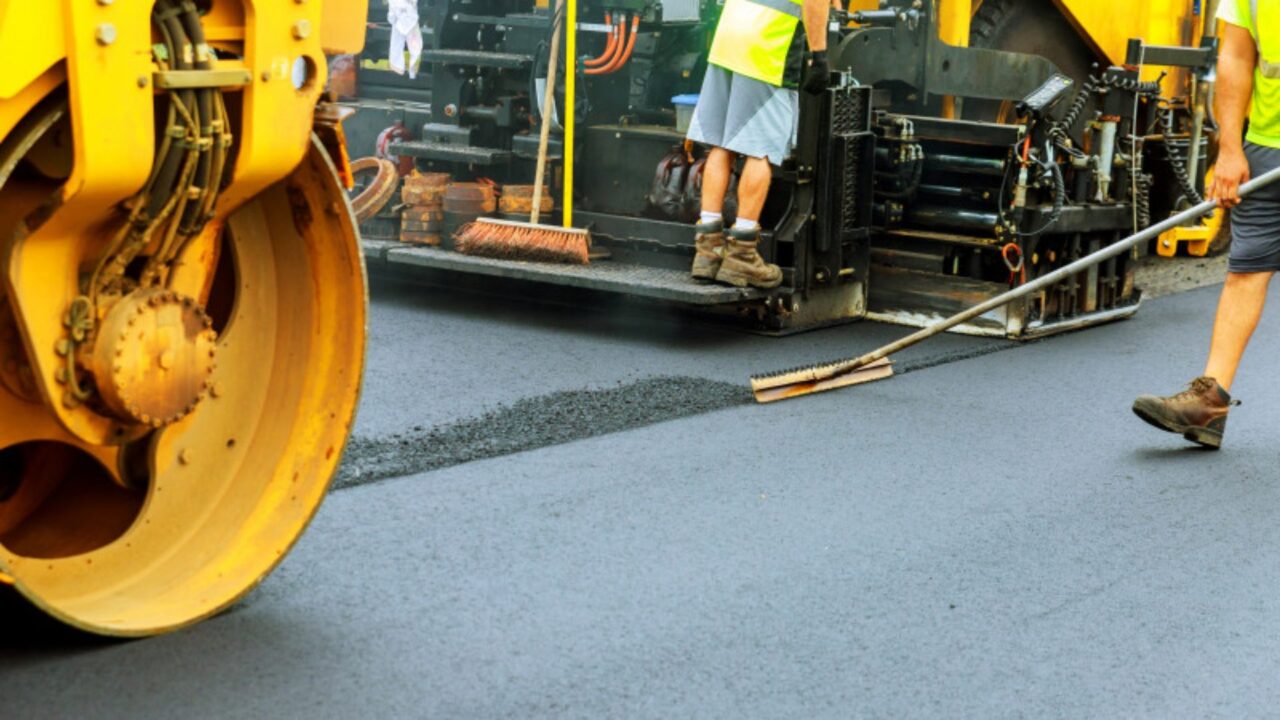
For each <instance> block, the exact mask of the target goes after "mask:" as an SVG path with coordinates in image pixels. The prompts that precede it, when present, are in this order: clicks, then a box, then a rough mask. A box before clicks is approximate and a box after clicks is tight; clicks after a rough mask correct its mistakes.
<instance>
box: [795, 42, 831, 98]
mask: <svg viewBox="0 0 1280 720" xmlns="http://www.w3.org/2000/svg"><path fill="white" fill-rule="evenodd" d="M830 84H831V67H830V66H828V65H827V51H826V50H815V51H813V52H811V53H809V64H807V65H805V67H804V79H803V80H801V82H800V87H801V88H803V89H804V91H805V92H807V93H811V94H813V95H818V94H820V93H821V92H822V91H823V90H826V89H827V87H828V86H829V85H830Z"/></svg>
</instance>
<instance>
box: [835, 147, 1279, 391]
mask: <svg viewBox="0 0 1280 720" xmlns="http://www.w3.org/2000/svg"><path fill="white" fill-rule="evenodd" d="M1277 180H1280V168H1277V169H1275V170H1272V171H1270V172H1268V173H1265V174H1263V175H1261V176H1259V177H1257V178H1255V179H1253V180H1250V181H1249V182H1247V183H1245V184H1244V185H1241V186H1240V197H1245V196H1246V195H1249V194H1251V193H1253V192H1255V191H1257V190H1260V189H1262V188H1264V187H1266V186H1268V185H1270V184H1272V183H1274V182H1275V181H1277ZM1216 207H1218V204H1217V202H1216V201H1213V200H1205V201H1204V202H1202V203H1200V204H1199V205H1196V206H1195V207H1192V208H1188V209H1186V210H1183V211H1182V212H1180V213H1178V214H1177V215H1173V216H1172V217H1170V218H1169V219H1168V220H1165V221H1164V222H1161V223H1157V224H1155V225H1152V226H1151V227H1149V228H1147V229H1145V230H1143V231H1142V232H1139V233H1137V234H1135V235H1130V236H1129V237H1127V238H1125V239H1123V240H1120V241H1118V242H1116V243H1115V244H1113V245H1110V246H1108V247H1105V248H1103V249H1101V250H1099V251H1098V252H1095V253H1091V254H1089V255H1086V256H1084V257H1082V258H1080V259H1079V260H1076V261H1075V262H1072V263H1070V264H1068V265H1064V266H1062V267H1060V268H1058V269H1057V270H1054V271H1053V272H1051V273H1049V274H1047V275H1041V276H1040V277H1038V278H1036V279H1035V280H1032V281H1031V282H1029V283H1027V284H1025V285H1022V286H1020V287H1017V288H1014V289H1013V290H1010V291H1009V292H1007V293H1003V294H1000V295H997V296H995V297H993V298H991V299H990V300H987V301H985V302H982V303H979V304H977V305H974V306H973V307H971V308H969V309H968V310H965V311H964V312H960V313H956V314H955V315H952V316H951V317H949V318H947V319H946V320H941V321H939V322H936V323H934V324H933V325H930V326H929V327H926V328H923V329H921V330H919V331H917V332H914V333H912V334H910V335H908V336H906V337H904V338H902V339H901V340H898V341H896V342H892V343H889V344H888V345H885V346H884V347H882V348H880V349H878V350H873V351H871V352H869V353H867V354H866V355H863V356H861V357H858V358H854V359H853V360H846V361H844V362H842V363H836V364H835V365H830V366H828V368H826V369H824V370H825V371H824V372H820V373H818V377H816V378H815V379H826V378H832V377H836V376H839V375H844V374H846V373H850V372H853V371H854V370H857V369H858V368H860V367H863V366H864V365H869V364H871V363H873V362H875V361H877V360H882V359H884V358H886V357H889V356H890V355H892V354H894V353H896V352H898V351H899V350H905V349H906V348H909V347H911V346H912V345H915V344H917V343H920V342H923V341H925V340H928V339H929V338H931V337H933V336H934V335H938V334H939V333H944V332H946V331H947V330H950V329H951V328H953V327H955V326H957V325H959V324H961V323H963V322H966V321H968V320H972V319H973V318H976V317H978V316H979V315H982V314H984V313H988V312H990V311H992V310H994V309H996V308H998V307H1000V306H1001V305H1004V304H1006V303H1009V302H1012V301H1014V300H1017V299H1018V298H1021V297H1026V296H1027V295H1030V294H1032V293H1034V292H1037V291H1038V290H1041V289H1043V288H1046V287H1048V286H1050V285H1053V284H1054V283H1057V282H1059V281H1061V280H1063V279H1064V278H1066V277H1068V276H1070V275H1074V274H1076V273H1078V272H1080V271H1081V270H1085V269H1087V268H1089V267H1092V266H1094V265H1097V264H1098V263H1100V262H1103V261H1104V260H1109V259H1111V258H1113V257H1116V256H1117V255H1120V254H1122V253H1125V252H1127V251H1128V250H1129V249H1130V248H1133V247H1134V246H1136V245H1137V244H1138V243H1142V242H1146V241H1148V240H1151V239H1152V238H1155V237H1159V236H1160V235H1161V234H1162V233H1164V232H1165V231H1167V230H1172V229H1174V228H1176V227H1178V226H1180V225H1182V224H1183V223H1187V222H1190V221H1192V220H1196V219H1198V218H1200V217H1201V216H1202V215H1206V214H1208V213H1209V212H1211V211H1213V210H1214V209H1215V208H1216Z"/></svg>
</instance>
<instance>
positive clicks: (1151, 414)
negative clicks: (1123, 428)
mask: <svg viewBox="0 0 1280 720" xmlns="http://www.w3.org/2000/svg"><path fill="white" fill-rule="evenodd" d="M1239 404H1240V401H1238V400H1237V401H1234V402H1233V401H1232V400H1231V396H1230V395H1228V394H1227V391H1226V390H1223V389H1222V386H1221V385H1219V384H1218V381H1217V380H1214V379H1213V378H1211V377H1198V378H1196V379H1195V380H1193V381H1191V386H1190V387H1188V388H1187V389H1186V390H1184V391H1182V392H1180V393H1178V394H1177V395H1171V396H1169V397H1156V396H1155V395H1143V396H1142V397H1140V398H1138V399H1137V400H1135V401H1134V402H1133V412H1134V414H1136V415H1137V416H1138V417H1140V418H1142V419H1143V420H1146V421H1147V422H1149V423H1151V424H1152V425H1154V426H1156V427H1158V428H1160V429H1161V430H1168V431H1169V432H1172V433H1178V434H1179V435H1181V436H1182V437H1184V438H1186V439H1188V440H1190V441H1191V442H1194V443H1199V444H1201V445H1204V446H1205V447H1210V448H1214V449H1217V448H1220V447H1222V433H1223V432H1224V431H1225V430H1226V429H1227V412H1228V411H1229V410H1230V409H1231V406H1232V405H1239Z"/></svg>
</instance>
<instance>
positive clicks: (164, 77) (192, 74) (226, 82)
mask: <svg viewBox="0 0 1280 720" xmlns="http://www.w3.org/2000/svg"><path fill="white" fill-rule="evenodd" d="M153 77H154V79H155V86H156V87H158V88H160V89H161V90H189V89H192V88H235V87H244V86H245V85H248V84H249V83H250V82H252V81H253V76H252V75H250V74H249V71H248V70H246V69H244V68H236V69H229V70H165V71H162V72H157V73H154V75H153Z"/></svg>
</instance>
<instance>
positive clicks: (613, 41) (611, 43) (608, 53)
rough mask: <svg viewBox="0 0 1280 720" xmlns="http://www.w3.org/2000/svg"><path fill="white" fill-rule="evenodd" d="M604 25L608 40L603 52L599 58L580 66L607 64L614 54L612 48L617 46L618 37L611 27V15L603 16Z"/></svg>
mask: <svg viewBox="0 0 1280 720" xmlns="http://www.w3.org/2000/svg"><path fill="white" fill-rule="evenodd" d="M604 24H605V25H608V26H609V39H608V41H607V42H606V43H605V45H604V52H602V53H600V57H594V58H591V59H590V60H583V61H582V64H583V65H584V66H585V67H589V68H593V67H599V66H601V65H604V64H605V63H607V62H608V61H609V59H610V57H612V55H613V53H614V47H615V46H616V45H617V44H618V35H617V32H616V31H615V30H614V27H613V13H605V14H604Z"/></svg>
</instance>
